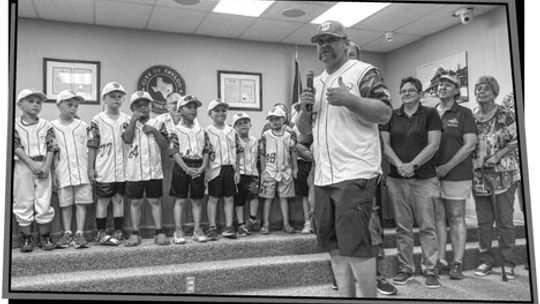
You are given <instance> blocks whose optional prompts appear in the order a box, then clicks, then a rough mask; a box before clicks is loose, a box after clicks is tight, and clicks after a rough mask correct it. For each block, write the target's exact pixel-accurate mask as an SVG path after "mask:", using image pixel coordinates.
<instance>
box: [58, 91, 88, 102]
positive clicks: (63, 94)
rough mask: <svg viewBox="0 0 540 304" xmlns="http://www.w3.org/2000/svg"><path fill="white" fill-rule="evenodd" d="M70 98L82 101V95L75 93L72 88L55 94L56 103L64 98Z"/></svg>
mask: <svg viewBox="0 0 540 304" xmlns="http://www.w3.org/2000/svg"><path fill="white" fill-rule="evenodd" d="M72 98H75V99H78V100H79V102H84V97H82V96H81V95H79V94H77V93H75V91H73V90H63V91H62V92H60V93H58V95H57V96H56V104H59V103H61V102H62V101H64V100H68V99H72Z"/></svg>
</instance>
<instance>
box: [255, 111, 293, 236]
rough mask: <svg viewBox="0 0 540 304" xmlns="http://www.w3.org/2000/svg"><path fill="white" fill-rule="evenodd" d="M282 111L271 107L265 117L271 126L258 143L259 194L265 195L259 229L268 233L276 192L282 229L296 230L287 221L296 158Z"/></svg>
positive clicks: (285, 230)
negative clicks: (261, 224) (259, 166)
mask: <svg viewBox="0 0 540 304" xmlns="http://www.w3.org/2000/svg"><path fill="white" fill-rule="evenodd" d="M285 116H286V114H285V111H283V109H281V108H280V107H274V108H272V109H270V111H269V112H268V115H267V116H266V119H268V121H269V122H270V125H271V129H269V130H266V131H265V132H264V133H263V135H262V137H261V140H260V143H259V154H260V156H261V172H262V174H261V186H260V190H259V196H260V197H264V198H265V201H264V209H263V227H262V228H261V233H263V234H268V233H270V210H271V207H272V200H273V199H274V195H275V193H276V188H277V191H278V195H279V201H280V207H281V215H282V216H283V231H284V232H285V233H295V232H296V231H295V229H294V228H293V227H292V226H291V225H290V224H289V203H288V200H287V199H288V198H290V197H295V192H294V178H296V175H297V173H298V167H297V162H296V157H297V156H296V134H295V133H294V132H292V131H291V130H290V129H287V128H285V127H284V122H285Z"/></svg>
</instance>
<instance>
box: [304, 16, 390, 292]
mask: <svg viewBox="0 0 540 304" xmlns="http://www.w3.org/2000/svg"><path fill="white" fill-rule="evenodd" d="M311 42H313V43H316V44H317V46H318V47H317V49H318V54H319V59H320V60H321V61H322V62H323V63H324V65H325V71H324V72H323V73H322V74H321V75H319V76H318V77H316V78H315V79H314V88H315V92H314V93H312V92H308V91H305V92H303V93H302V96H301V104H302V110H301V112H300V114H299V116H298V118H297V126H298V130H299V131H300V133H302V134H304V135H307V134H310V133H312V134H313V154H314V160H315V164H316V166H315V182H314V184H315V210H314V214H315V220H316V224H317V241H318V244H319V248H320V249H322V250H326V251H328V252H329V253H330V259H331V261H332V268H333V270H334V273H335V275H336V280H337V283H338V286H339V290H340V293H341V295H342V296H345V297H356V287H355V282H357V283H358V285H359V286H360V290H361V293H362V296H363V297H375V296H376V294H377V289H376V277H375V271H376V270H375V268H376V266H375V264H376V263H375V252H374V251H373V248H372V245H371V236H370V231H369V219H370V215H371V209H372V204H373V199H374V195H375V188H376V182H377V178H378V175H379V174H380V166H381V148H380V142H379V131H378V127H377V125H378V124H385V123H386V122H388V120H389V119H390V117H391V115H392V106H391V103H390V93H389V91H388V89H387V88H386V86H385V85H384V83H383V81H382V76H381V74H380V72H379V70H378V69H377V68H375V67H373V66H372V65H370V64H367V63H364V62H361V61H358V60H349V59H348V56H347V51H348V47H349V43H350V41H349V39H348V37H347V34H346V32H345V27H344V26H343V25H342V24H341V23H339V22H337V21H326V22H323V23H322V24H321V25H319V27H318V28H317V33H316V34H315V35H314V36H313V37H312V38H311ZM307 105H311V106H312V108H311V107H306V106H307ZM310 110H311V111H310Z"/></svg>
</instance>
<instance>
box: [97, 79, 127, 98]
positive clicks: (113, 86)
mask: <svg viewBox="0 0 540 304" xmlns="http://www.w3.org/2000/svg"><path fill="white" fill-rule="evenodd" d="M114 91H118V92H122V93H124V94H127V93H126V89H124V87H123V86H122V85H121V84H120V83H118V82H116V81H113V82H109V83H107V84H106V85H105V86H104V87H103V90H102V91H101V98H103V96H105V95H107V94H109V93H111V92H114Z"/></svg>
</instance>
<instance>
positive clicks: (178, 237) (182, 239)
mask: <svg viewBox="0 0 540 304" xmlns="http://www.w3.org/2000/svg"><path fill="white" fill-rule="evenodd" d="M173 242H174V243H175V244H178V245H181V244H185V243H186V235H185V234H184V231H183V230H177V231H175V232H174V234H173Z"/></svg>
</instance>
